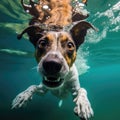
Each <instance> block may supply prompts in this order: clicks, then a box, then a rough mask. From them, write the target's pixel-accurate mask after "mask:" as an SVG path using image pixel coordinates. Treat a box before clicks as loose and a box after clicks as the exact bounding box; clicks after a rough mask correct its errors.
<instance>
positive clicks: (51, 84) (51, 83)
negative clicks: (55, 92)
mask: <svg viewBox="0 0 120 120" xmlns="http://www.w3.org/2000/svg"><path fill="white" fill-rule="evenodd" d="M63 81H64V79H62V78H60V77H46V76H44V77H43V84H44V85H45V86H46V87H48V88H50V89H55V88H59V87H61V86H62V84H63Z"/></svg>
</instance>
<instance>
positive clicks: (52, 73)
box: [42, 54, 63, 88]
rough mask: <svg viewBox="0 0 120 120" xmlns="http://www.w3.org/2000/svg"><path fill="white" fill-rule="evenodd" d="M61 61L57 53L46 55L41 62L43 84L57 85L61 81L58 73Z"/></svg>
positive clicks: (48, 85)
mask: <svg viewBox="0 0 120 120" xmlns="http://www.w3.org/2000/svg"><path fill="white" fill-rule="evenodd" d="M62 65H63V63H62V61H61V59H60V58H59V57H58V56H57V55H53V54H50V55H48V56H47V57H46V58H45V59H44V61H43V63H42V68H43V84H44V85H46V86H47V87H51V88H53V87H59V86H60V85H61V84H62V83H63V78H62V76H61V75H60V72H61V69H62V67H63V66H62Z"/></svg>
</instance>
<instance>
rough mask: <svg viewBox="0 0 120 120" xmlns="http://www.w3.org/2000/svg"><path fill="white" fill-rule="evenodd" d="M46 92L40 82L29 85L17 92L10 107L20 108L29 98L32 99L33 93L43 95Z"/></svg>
mask: <svg viewBox="0 0 120 120" xmlns="http://www.w3.org/2000/svg"><path fill="white" fill-rule="evenodd" d="M46 92H47V89H45V88H44V86H43V85H42V84H40V85H31V86H30V87H29V88H28V89H26V90H25V91H23V92H21V93H19V94H18V95H17V96H16V97H15V99H14V100H13V102H12V109H14V108H21V107H23V106H25V105H26V104H27V103H28V101H29V100H31V99H32V97H33V95H34V94H35V93H36V94H39V95H44V94H45V93H46Z"/></svg>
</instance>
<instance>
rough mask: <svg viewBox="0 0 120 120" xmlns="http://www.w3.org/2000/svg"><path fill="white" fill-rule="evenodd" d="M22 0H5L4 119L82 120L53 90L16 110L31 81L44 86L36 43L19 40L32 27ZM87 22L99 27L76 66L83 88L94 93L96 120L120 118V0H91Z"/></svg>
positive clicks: (0, 103) (0, 38)
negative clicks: (15, 100)
mask: <svg viewBox="0 0 120 120" xmlns="http://www.w3.org/2000/svg"><path fill="white" fill-rule="evenodd" d="M19 2H20V1H19V0H1V3H0V120H4V119H6V120H7V119H11V120H18V119H22V120H25V119H26V120H61V119H62V120H79V119H78V118H77V117H76V116H75V115H74V114H73V107H74V104H73V102H72V97H71V96H69V97H68V98H67V99H65V100H64V101H63V105H62V107H61V108H59V107H58V102H59V100H58V99H57V98H56V97H54V96H53V95H51V94H49V93H48V94H46V95H45V96H44V97H39V96H34V99H33V100H32V101H31V102H30V103H29V104H28V106H27V107H26V108H25V109H19V110H11V102H12V99H13V98H14V97H15V96H16V95H17V94H18V93H19V92H21V91H23V90H25V89H26V88H27V87H28V86H30V85H31V84H39V82H40V76H39V74H38V73H37V71H36V70H35V69H34V67H35V66H36V65H37V63H36V61H35V59H34V57H33V51H34V48H33V46H32V45H31V44H30V43H29V42H28V41H27V39H26V37H25V38H24V39H22V40H21V41H18V40H17V39H16V33H19V32H21V31H22V30H23V28H25V27H26V26H27V23H28V20H29V18H30V16H29V15H26V13H25V12H24V11H23V9H22V7H21V5H20V3H19ZM87 10H88V11H89V12H90V17H89V18H88V19H87V21H89V22H91V23H92V24H93V25H95V26H96V27H97V28H98V29H99V31H98V32H94V31H89V33H88V35H87V37H86V42H85V43H84V44H83V45H82V46H81V48H80V49H79V51H78V58H77V60H76V64H77V66H78V69H79V75H80V81H81V86H82V87H84V88H86V90H87V91H88V97H89V99H90V101H91V104H92V107H93V110H94V114H95V115H94V118H92V119H91V120H120V1H119V0H89V1H88V6H87Z"/></svg>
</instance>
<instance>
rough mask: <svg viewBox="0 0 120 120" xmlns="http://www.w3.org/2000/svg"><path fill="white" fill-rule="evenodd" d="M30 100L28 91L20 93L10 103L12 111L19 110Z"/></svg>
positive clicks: (30, 95) (30, 96)
mask: <svg viewBox="0 0 120 120" xmlns="http://www.w3.org/2000/svg"><path fill="white" fill-rule="evenodd" d="M31 99H32V94H31V93H30V92H28V91H24V92H21V93H20V94H18V95H17V96H16V97H15V99H14V100H13V101H12V109H14V108H21V107H23V106H25V105H26V104H27V102H28V101H29V100H31Z"/></svg>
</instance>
